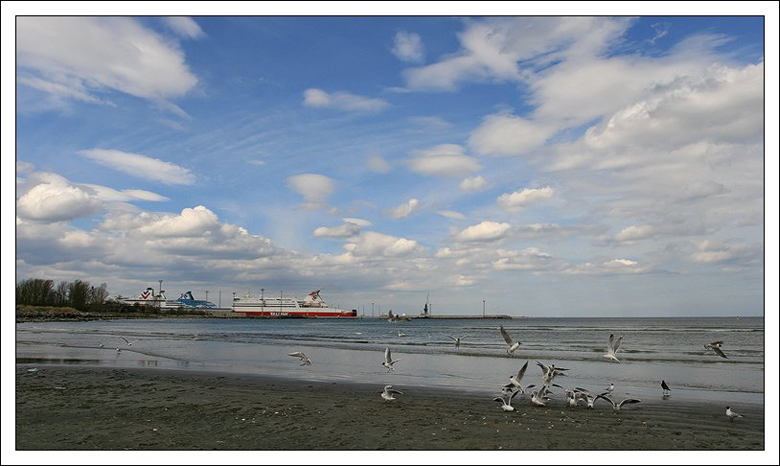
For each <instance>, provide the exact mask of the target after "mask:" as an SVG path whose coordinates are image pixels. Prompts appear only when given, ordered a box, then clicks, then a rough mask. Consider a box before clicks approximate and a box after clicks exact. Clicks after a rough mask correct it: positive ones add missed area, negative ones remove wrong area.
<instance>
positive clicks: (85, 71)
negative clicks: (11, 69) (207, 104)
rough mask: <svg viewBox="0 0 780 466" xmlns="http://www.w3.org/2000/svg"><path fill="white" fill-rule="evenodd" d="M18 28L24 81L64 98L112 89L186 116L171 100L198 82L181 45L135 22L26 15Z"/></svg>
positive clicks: (86, 98)
mask: <svg viewBox="0 0 780 466" xmlns="http://www.w3.org/2000/svg"><path fill="white" fill-rule="evenodd" d="M16 28H17V29H16V32H17V35H16V37H17V42H16V45H17V49H16V50H17V65H18V66H19V76H20V82H22V83H24V84H26V85H30V86H32V87H35V88H37V89H39V90H43V91H45V92H50V93H52V94H55V95H57V96H59V97H63V98H71V99H74V98H75V99H77V100H81V101H85V102H92V103H99V102H103V99H102V98H100V97H98V96H97V95H96V94H98V93H104V92H105V91H109V90H113V91H118V92H122V93H126V94H130V95H133V96H136V97H140V98H143V99H147V100H149V101H152V102H154V103H155V105H157V106H159V107H161V108H163V109H166V110H168V111H172V112H174V113H178V114H182V113H183V112H182V111H181V109H179V108H178V107H176V106H175V105H173V104H171V103H170V102H169V100H168V99H171V98H175V97H179V96H182V95H184V94H186V93H188V92H189V91H191V90H192V89H193V88H194V87H195V86H196V84H197V82H198V79H197V78H196V77H195V75H193V74H192V73H191V72H190V70H189V68H188V66H187V64H186V63H185V59H184V54H183V53H182V51H181V50H180V49H179V47H178V46H177V45H176V44H174V43H172V42H171V41H170V40H166V39H165V38H163V37H161V36H159V35H158V34H157V33H155V32H154V31H151V30H149V29H146V28H145V27H143V26H142V25H141V23H139V22H138V21H137V20H135V19H132V18H127V17H74V16H68V17H59V16H26V17H25V16H22V17H19V18H18V19H17V21H16Z"/></svg>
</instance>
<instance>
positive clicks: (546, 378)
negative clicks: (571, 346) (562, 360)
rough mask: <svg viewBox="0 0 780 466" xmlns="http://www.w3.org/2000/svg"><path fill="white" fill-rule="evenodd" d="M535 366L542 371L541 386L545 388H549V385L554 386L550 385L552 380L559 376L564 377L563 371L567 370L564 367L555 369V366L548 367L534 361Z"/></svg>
mask: <svg viewBox="0 0 780 466" xmlns="http://www.w3.org/2000/svg"><path fill="white" fill-rule="evenodd" d="M536 365H537V366H539V367H540V368H541V369H542V384H543V385H545V386H547V387H549V386H550V385H551V384H552V385H556V384H553V383H552V381H553V379H554V378H555V377H557V376H559V375H563V376H566V374H564V373H563V371H568V370H569V369H566V368H564V367H555V364H550V365H549V366H548V365H547V364H543V363H541V362H539V361H536Z"/></svg>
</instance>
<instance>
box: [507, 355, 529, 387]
mask: <svg viewBox="0 0 780 466" xmlns="http://www.w3.org/2000/svg"><path fill="white" fill-rule="evenodd" d="M526 369H528V361H526V362H525V364H523V367H521V368H520V370H519V371H517V374H515V375H511V376H509V383H508V384H506V385H504V387H505V388H510V387H517V389H518V390H520V391H521V392H522V393H525V388H523V386H522V385H521V384H520V382H521V381H522V380H523V375H525V370H526Z"/></svg>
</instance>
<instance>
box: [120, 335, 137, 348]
mask: <svg viewBox="0 0 780 466" xmlns="http://www.w3.org/2000/svg"><path fill="white" fill-rule="evenodd" d="M120 338H122V339H123V340H124V341H125V343H127V346H133V343H135V342H136V341H138V340H133V341H129V340H128V339H127V338H125V337H120Z"/></svg>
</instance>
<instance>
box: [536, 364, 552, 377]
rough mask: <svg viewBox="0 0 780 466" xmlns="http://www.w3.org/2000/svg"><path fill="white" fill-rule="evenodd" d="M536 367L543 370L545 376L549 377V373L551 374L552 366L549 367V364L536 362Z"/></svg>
mask: <svg viewBox="0 0 780 466" xmlns="http://www.w3.org/2000/svg"><path fill="white" fill-rule="evenodd" d="M536 365H537V366H539V367H541V368H542V373H543V374H544V375H547V373H548V372H550V366H548V365H547V364H544V363H541V362H539V361H536Z"/></svg>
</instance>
